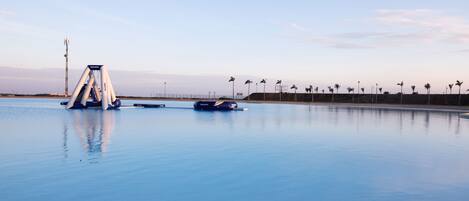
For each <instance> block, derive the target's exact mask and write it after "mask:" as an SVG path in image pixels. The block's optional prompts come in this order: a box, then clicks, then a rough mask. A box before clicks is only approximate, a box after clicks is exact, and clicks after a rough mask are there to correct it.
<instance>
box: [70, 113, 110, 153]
mask: <svg viewBox="0 0 469 201" xmlns="http://www.w3.org/2000/svg"><path fill="white" fill-rule="evenodd" d="M115 115H116V114H115V112H101V111H85V112H83V113H82V112H80V113H75V114H74V118H73V119H74V121H73V126H74V130H75V133H76V134H77V135H78V137H79V138H80V142H81V145H82V146H83V149H85V150H86V151H87V152H88V153H101V152H106V149H107V146H108V144H109V141H110V138H111V133H112V130H113V128H114V124H115Z"/></svg>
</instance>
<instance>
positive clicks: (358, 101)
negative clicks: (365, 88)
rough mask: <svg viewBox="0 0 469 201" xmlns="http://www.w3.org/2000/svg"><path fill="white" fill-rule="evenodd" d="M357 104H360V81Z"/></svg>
mask: <svg viewBox="0 0 469 201" xmlns="http://www.w3.org/2000/svg"><path fill="white" fill-rule="evenodd" d="M357 83H358V88H357V89H358V90H357V103H360V80H358V82H357Z"/></svg>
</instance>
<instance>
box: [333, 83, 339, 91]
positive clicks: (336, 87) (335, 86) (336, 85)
mask: <svg viewBox="0 0 469 201" xmlns="http://www.w3.org/2000/svg"><path fill="white" fill-rule="evenodd" d="M334 88H335V89H336V90H335V91H336V92H337V93H339V88H340V84H335V85H334Z"/></svg>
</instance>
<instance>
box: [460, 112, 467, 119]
mask: <svg viewBox="0 0 469 201" xmlns="http://www.w3.org/2000/svg"><path fill="white" fill-rule="evenodd" d="M459 116H460V117H461V118H465V119H469V113H463V114H460V115H459Z"/></svg>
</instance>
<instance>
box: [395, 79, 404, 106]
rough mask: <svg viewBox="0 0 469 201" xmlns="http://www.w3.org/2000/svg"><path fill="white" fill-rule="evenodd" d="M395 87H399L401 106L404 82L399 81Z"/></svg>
mask: <svg viewBox="0 0 469 201" xmlns="http://www.w3.org/2000/svg"><path fill="white" fill-rule="evenodd" d="M397 85H399V86H401V104H402V98H403V91H402V88H403V87H404V81H401V82H399V83H397Z"/></svg>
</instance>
